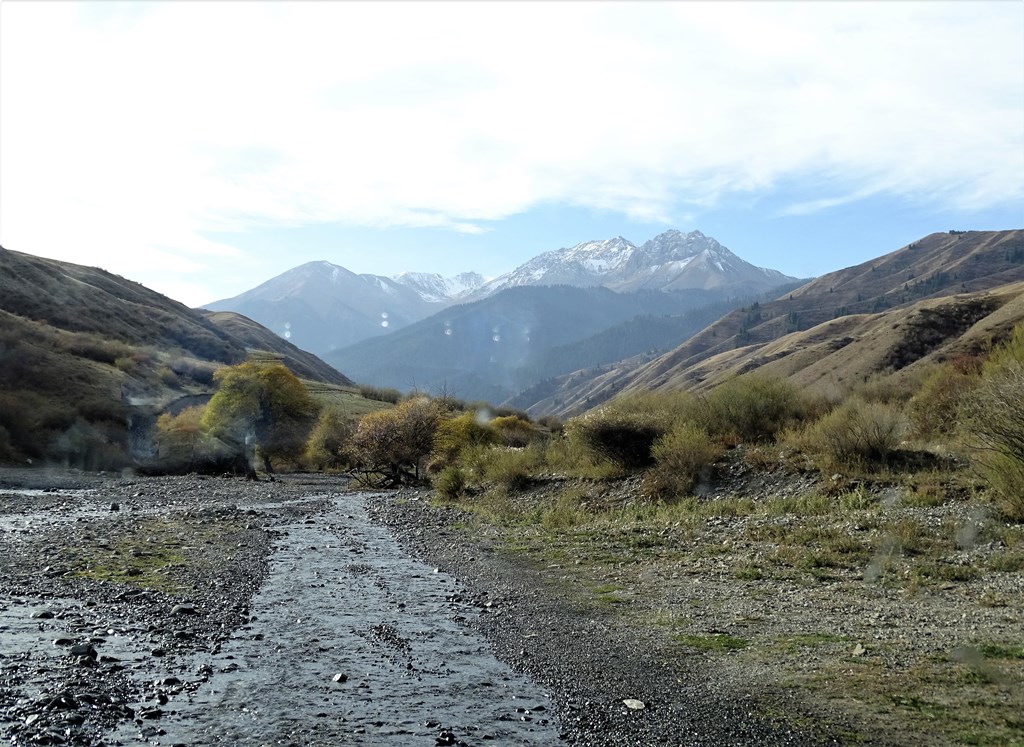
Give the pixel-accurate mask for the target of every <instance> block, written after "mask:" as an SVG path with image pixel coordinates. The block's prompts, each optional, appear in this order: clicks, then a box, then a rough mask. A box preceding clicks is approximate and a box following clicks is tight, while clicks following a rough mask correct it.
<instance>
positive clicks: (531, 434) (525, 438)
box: [490, 415, 538, 447]
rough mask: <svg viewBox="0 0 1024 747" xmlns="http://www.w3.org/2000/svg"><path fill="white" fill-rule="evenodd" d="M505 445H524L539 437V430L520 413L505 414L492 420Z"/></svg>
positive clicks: (492, 425) (491, 424) (492, 426)
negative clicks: (519, 414) (520, 415)
mask: <svg viewBox="0 0 1024 747" xmlns="http://www.w3.org/2000/svg"><path fill="white" fill-rule="evenodd" d="M490 427H491V428H492V429H493V430H494V431H495V432H496V433H497V434H498V437H499V438H500V439H501V440H502V441H503V442H504V444H505V446H513V447H523V446H526V445H527V444H529V443H530V442H532V441H534V440H535V439H536V438H537V437H538V433H537V430H536V429H535V428H534V427H533V424H532V423H530V422H529V421H528V420H523V419H522V418H521V417H519V416H518V415H503V416H501V417H497V418H495V419H494V420H492V421H491V422H490Z"/></svg>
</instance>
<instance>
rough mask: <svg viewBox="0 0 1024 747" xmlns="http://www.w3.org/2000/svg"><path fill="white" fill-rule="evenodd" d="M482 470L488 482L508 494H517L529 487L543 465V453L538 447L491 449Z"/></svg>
mask: <svg viewBox="0 0 1024 747" xmlns="http://www.w3.org/2000/svg"><path fill="white" fill-rule="evenodd" d="M488 451H489V455H488V456H489V458H488V460H487V463H486V466H485V468H484V473H485V476H486V478H487V479H488V480H490V481H491V482H493V483H495V484H496V485H498V486H499V487H501V488H504V489H505V490H507V491H508V492H510V493H519V492H522V491H523V490H526V488H528V487H529V486H530V483H531V482H532V480H533V475H535V474H536V473H537V472H538V470H539V469H541V468H542V467H543V465H544V451H543V450H542V449H540V448H539V447H538V446H536V445H534V446H530V447H527V448H525V449H509V448H501V447H498V448H491V449H489V450H488Z"/></svg>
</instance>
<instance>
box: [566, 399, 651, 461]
mask: <svg viewBox="0 0 1024 747" xmlns="http://www.w3.org/2000/svg"><path fill="white" fill-rule="evenodd" d="M660 420H661V419H660V418H659V419H658V420H654V419H652V418H650V417H649V416H647V415H645V414H643V413H628V412H621V411H619V410H618V409H614V408H602V409H600V410H595V411H594V412H590V413H587V414H586V415H583V416H582V417H578V418H574V419H572V420H570V421H569V422H568V423H567V424H566V426H565V432H566V435H567V436H568V437H569V440H570V441H571V442H573V443H574V444H575V445H577V446H579V447H580V448H581V449H583V450H584V451H586V452H589V453H590V454H592V455H594V456H596V457H597V458H599V459H604V460H607V461H609V462H612V463H613V464H615V465H616V466H618V467H620V468H621V469H624V470H636V469H641V468H644V467H648V466H650V465H651V464H652V463H653V461H654V456H653V455H652V453H651V449H652V447H653V446H654V442H655V441H657V440H658V439H659V438H660V437H661V436H662V435H664V433H665V431H666V427H665V425H664V424H663V422H659V421H660Z"/></svg>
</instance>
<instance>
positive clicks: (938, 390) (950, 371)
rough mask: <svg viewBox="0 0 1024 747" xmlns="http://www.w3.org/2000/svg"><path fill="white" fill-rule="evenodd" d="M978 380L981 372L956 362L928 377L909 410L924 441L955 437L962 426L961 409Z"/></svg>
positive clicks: (939, 368) (937, 369)
mask: <svg viewBox="0 0 1024 747" xmlns="http://www.w3.org/2000/svg"><path fill="white" fill-rule="evenodd" d="M978 379H979V377H978V372H977V371H971V370H970V369H969V368H965V367H964V366H963V365H962V364H961V363H958V362H953V361H950V362H948V363H944V364H942V365H941V366H939V367H938V368H936V369H935V370H934V371H932V372H931V373H930V374H928V376H927V377H926V378H925V380H924V381H923V382H922V384H921V388H920V389H919V390H918V392H917V393H916V394H915V395H914V396H913V397H912V398H911V400H910V404H909V407H908V414H909V416H910V419H911V422H912V423H913V425H914V431H915V433H917V435H919V436H921V437H922V438H933V437H935V436H950V435H952V434H954V433H955V432H956V430H957V428H958V426H959V421H960V414H961V413H960V407H961V405H962V404H963V402H964V401H966V400H967V399H968V398H969V395H970V392H971V391H972V390H973V389H974V387H975V385H976V384H977V383H978Z"/></svg>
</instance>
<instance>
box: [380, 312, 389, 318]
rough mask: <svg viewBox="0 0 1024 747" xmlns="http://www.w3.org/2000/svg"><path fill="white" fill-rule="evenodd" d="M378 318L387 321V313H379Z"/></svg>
mask: <svg viewBox="0 0 1024 747" xmlns="http://www.w3.org/2000/svg"><path fill="white" fill-rule="evenodd" d="M380 318H381V319H387V318H388V312H386V311H382V312H380Z"/></svg>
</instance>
